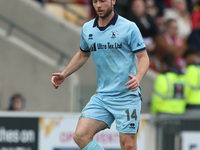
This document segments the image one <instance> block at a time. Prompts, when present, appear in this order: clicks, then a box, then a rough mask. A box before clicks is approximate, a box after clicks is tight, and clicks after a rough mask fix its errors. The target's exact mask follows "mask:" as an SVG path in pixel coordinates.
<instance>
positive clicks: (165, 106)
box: [151, 54, 187, 114]
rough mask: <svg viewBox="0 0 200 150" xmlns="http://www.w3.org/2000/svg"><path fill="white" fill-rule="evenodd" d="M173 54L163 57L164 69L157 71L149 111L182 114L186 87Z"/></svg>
mask: <svg viewBox="0 0 200 150" xmlns="http://www.w3.org/2000/svg"><path fill="white" fill-rule="evenodd" d="M173 57H174V55H173V54H168V55H166V56H165V57H164V62H165V63H166V66H168V67H167V68H166V70H165V71H164V72H163V73H159V74H158V76H157V78H156V81H155V84H154V92H153V93H152V101H151V112H152V113H153V114H159V113H167V114H183V113H184V112H185V106H186V98H185V97H186V95H187V89H186V88H185V87H186V84H185V78H184V76H183V73H182V71H181V70H180V69H179V68H177V66H176V64H175V61H174V58H173Z"/></svg>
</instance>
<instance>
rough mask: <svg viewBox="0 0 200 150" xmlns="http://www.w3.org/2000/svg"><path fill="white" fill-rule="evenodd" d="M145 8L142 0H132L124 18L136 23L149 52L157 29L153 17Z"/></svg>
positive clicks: (152, 47) (152, 48) (152, 46)
mask: <svg viewBox="0 0 200 150" xmlns="http://www.w3.org/2000/svg"><path fill="white" fill-rule="evenodd" d="M145 10H146V7H145V2H144V0H132V1H131V5H130V10H129V11H128V12H127V14H126V18H127V19H129V20H130V21H133V22H135V23H136V25H137V26H138V28H139V29H140V32H141V34H142V37H143V39H144V43H145V45H146V48H147V50H148V51H149V52H151V51H153V50H154V47H155V44H154V37H155V36H156V35H157V33H158V29H157V27H156V25H155V23H154V20H153V18H152V17H151V16H150V15H149V14H147V13H146V11H145Z"/></svg>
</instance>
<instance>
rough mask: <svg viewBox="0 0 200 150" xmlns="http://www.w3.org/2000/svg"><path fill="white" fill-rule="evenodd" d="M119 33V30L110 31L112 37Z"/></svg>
mask: <svg viewBox="0 0 200 150" xmlns="http://www.w3.org/2000/svg"><path fill="white" fill-rule="evenodd" d="M117 35H118V33H117V31H111V33H110V36H111V38H113V39H114V38H116V37H117Z"/></svg>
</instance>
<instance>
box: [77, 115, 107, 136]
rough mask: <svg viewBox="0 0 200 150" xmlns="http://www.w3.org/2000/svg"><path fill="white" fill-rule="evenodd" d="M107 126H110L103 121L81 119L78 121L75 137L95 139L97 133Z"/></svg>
mask: <svg viewBox="0 0 200 150" xmlns="http://www.w3.org/2000/svg"><path fill="white" fill-rule="evenodd" d="M107 126H108V125H107V124H106V123H105V122H103V121H99V120H95V119H90V118H81V119H80V120H79V121H78V124H77V127H76V131H75V135H76V136H78V137H85V138H93V136H94V135H95V134H96V133H97V132H99V131H101V130H103V129H105V128H106V127H107Z"/></svg>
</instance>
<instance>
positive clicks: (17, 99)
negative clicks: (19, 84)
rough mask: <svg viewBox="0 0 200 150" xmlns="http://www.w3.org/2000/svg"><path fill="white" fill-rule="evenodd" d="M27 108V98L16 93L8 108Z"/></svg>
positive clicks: (17, 109) (16, 109) (19, 109)
mask: <svg viewBox="0 0 200 150" xmlns="http://www.w3.org/2000/svg"><path fill="white" fill-rule="evenodd" d="M24 108H25V99H24V97H23V96H22V95H21V94H18V93H17V94H14V95H12V96H11V98H10V100H9V107H8V110H11V111H21V110H23V109H24Z"/></svg>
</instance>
